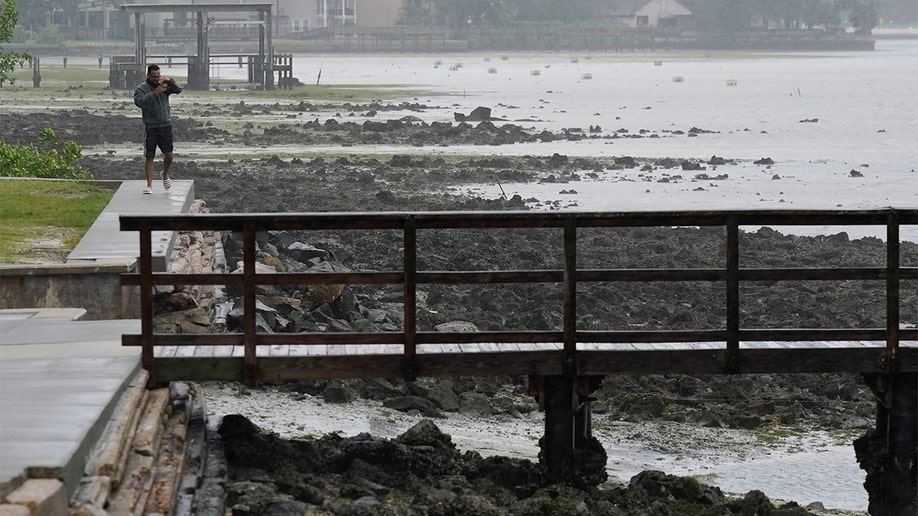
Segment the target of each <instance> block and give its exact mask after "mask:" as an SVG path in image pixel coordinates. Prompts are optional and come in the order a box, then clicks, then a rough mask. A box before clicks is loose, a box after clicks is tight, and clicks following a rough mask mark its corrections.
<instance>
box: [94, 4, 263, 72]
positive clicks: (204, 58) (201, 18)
mask: <svg viewBox="0 0 918 516" xmlns="http://www.w3.org/2000/svg"><path fill="white" fill-rule="evenodd" d="M272 8H273V4H269V3H253V4H226V3H221V4H193V3H192V4H125V5H122V6H121V10H122V11H123V12H126V13H133V15H134V55H133V56H115V57H113V58H112V60H111V65H110V69H109V86H110V87H112V88H133V87H134V86H135V85H136V84H138V83H140V82H141V81H143V78H144V76H145V75H146V65H147V64H148V61H151V60H154V59H155V60H165V59H166V57H167V56H156V55H149V54H148V53H147V42H146V38H147V31H146V20H145V16H144V15H145V14H146V13H164V12H165V13H191V14H192V15H193V16H192V24H193V25H194V32H195V36H196V38H197V46H196V49H195V53H194V54H188V55H170V56H168V57H169V58H170V59H173V60H174V59H178V60H179V61H181V60H185V61H186V62H187V64H188V84H187V85H186V87H187V88H188V89H191V90H208V89H210V67H211V65H212V64H215V63H216V61H215V60H216V59H219V58H225V57H228V56H225V55H211V53H210V48H209V44H208V31H209V28H210V26H211V25H212V21H213V20H212V18H210V17H209V16H208V13H211V12H214V13H222V12H253V13H257V20H253V21H251V22H247V24H255V25H257V26H258V31H257V32H258V53H257V54H251V55H246V56H242V55H240V56H232V57H238V58H239V59H240V62H241V59H242V58H245V60H246V62H247V63H248V66H249V78H250V80H251V81H252V82H254V83H255V84H257V85H261V86H262V87H263V88H264V89H266V90H273V89H274V50H273V47H272V43H271V30H272V29H271V24H272V17H271V9H272Z"/></svg>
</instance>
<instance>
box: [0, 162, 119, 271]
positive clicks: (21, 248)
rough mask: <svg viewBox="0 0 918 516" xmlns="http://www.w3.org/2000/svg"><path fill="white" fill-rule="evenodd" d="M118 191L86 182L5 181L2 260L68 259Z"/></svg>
mask: <svg viewBox="0 0 918 516" xmlns="http://www.w3.org/2000/svg"><path fill="white" fill-rule="evenodd" d="M113 195H114V191H113V190H109V189H107V188H104V187H101V186H99V185H96V184H92V183H87V182H80V181H59V180H37V179H3V180H0V262H3V263H39V262H47V261H62V259H63V257H64V256H65V255H66V254H67V253H68V252H69V251H70V250H72V249H73V248H74V247H75V246H76V244H77V243H78V242H79V241H80V238H82V237H83V234H85V233H86V230H87V229H89V227H90V226H92V224H93V222H95V220H96V218H97V217H98V216H99V214H100V213H101V212H102V210H103V209H104V208H105V206H106V205H107V204H108V202H109V201H110V200H111V198H112V196H113Z"/></svg>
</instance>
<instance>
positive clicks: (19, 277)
mask: <svg viewBox="0 0 918 516" xmlns="http://www.w3.org/2000/svg"><path fill="white" fill-rule="evenodd" d="M136 268H137V260H136V259H113V260H110V261H106V260H99V261H96V262H93V263H88V264H69V263H67V264H61V263H53V264H3V265H0V309H6V308H85V309H86V315H84V316H83V318H82V319H83V320H103V319H136V318H139V317H140V295H139V288H138V287H122V286H121V274H124V273H128V272H134V271H135V270H136Z"/></svg>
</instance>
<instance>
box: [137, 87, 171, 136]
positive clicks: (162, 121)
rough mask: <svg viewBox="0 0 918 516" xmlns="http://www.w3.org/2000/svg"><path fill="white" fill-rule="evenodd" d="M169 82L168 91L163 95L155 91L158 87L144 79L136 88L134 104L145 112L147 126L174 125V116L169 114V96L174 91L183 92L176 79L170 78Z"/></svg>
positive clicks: (144, 119)
mask: <svg viewBox="0 0 918 516" xmlns="http://www.w3.org/2000/svg"><path fill="white" fill-rule="evenodd" d="M167 84H168V85H167V86H166V91H165V92H163V93H162V94H161V95H157V94H155V93H153V91H154V90H155V89H156V87H154V86H153V85H152V84H150V83H149V82H147V81H143V82H142V83H140V84H138V85H137V87H136V88H134V104H135V105H136V106H137V107H139V108H140V110H141V112H142V113H143V123H144V125H145V126H147V127H165V126H167V125H172V117H171V116H170V114H169V96H170V95H172V94H173V93H181V92H182V88H180V87H179V85H178V84H176V83H175V80H174V79H169V82H168V83H167Z"/></svg>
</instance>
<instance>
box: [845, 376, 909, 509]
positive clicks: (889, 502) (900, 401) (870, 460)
mask: <svg viewBox="0 0 918 516" xmlns="http://www.w3.org/2000/svg"><path fill="white" fill-rule="evenodd" d="M864 380H865V381H866V382H867V385H868V386H869V387H870V389H871V390H872V391H873V393H874V394H875V395H876V398H877V417H876V428H872V429H870V430H868V431H867V433H866V434H865V435H863V436H861V437H859V438H858V439H856V440H855V441H854V451H855V456H856V457H857V461H858V464H860V467H861V469H863V470H865V471H866V472H867V480H865V481H864V487H865V488H866V489H867V495H868V497H869V500H870V501H869V506H868V512H869V513H870V514H884V515H891V516H900V515H901V516H905V515H909V516H911V515H914V514H918V373H915V372H908V373H902V372H899V373H892V374H885V373H867V374H864Z"/></svg>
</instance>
